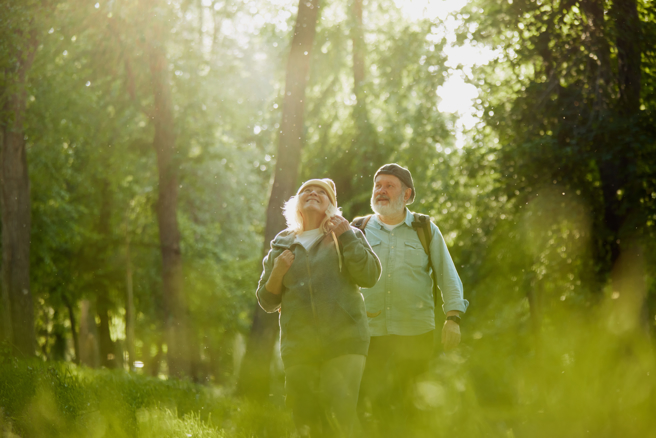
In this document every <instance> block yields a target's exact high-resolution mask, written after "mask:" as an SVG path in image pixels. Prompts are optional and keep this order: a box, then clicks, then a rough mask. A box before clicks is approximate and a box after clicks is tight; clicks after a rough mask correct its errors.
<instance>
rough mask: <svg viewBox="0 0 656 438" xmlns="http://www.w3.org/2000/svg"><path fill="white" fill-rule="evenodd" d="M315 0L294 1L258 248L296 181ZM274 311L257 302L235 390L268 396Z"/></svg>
mask: <svg viewBox="0 0 656 438" xmlns="http://www.w3.org/2000/svg"><path fill="white" fill-rule="evenodd" d="M319 7H320V6H319V0H310V1H305V0H301V1H299V3H298V14H297V16H296V26H295V28H294V36H293V38H292V44H291V50H290V53H289V58H288V60H287V77H286V81H285V96H284V99H283V105H282V123H281V124H280V136H279V143H278V156H277V157H276V168H275V172H274V180H273V186H272V188H271V194H270V197H269V205H268V208H267V221H266V227H265V232H264V242H265V243H264V253H265V254H266V252H267V251H268V250H269V242H270V241H271V240H273V238H274V237H275V236H276V234H278V233H279V232H280V231H281V230H283V229H284V228H285V219H284V217H283V216H282V214H281V213H280V208H281V207H282V205H283V204H284V202H285V201H286V200H287V199H289V198H290V197H291V196H292V195H293V194H294V193H295V191H296V190H295V189H296V185H297V183H298V181H297V178H298V169H299V165H300V161H301V149H302V147H303V142H304V132H303V130H304V111H305V88H306V86H307V81H308V74H309V70H310V56H311V52H312V45H313V43H314V36H315V33H316V25H317V13H318V11H319ZM277 323H278V314H267V313H265V312H264V311H263V310H262V309H261V308H260V307H259V306H258V305H257V304H256V305H255V312H254V316H253V325H252V327H251V332H250V335H249V337H248V343H247V346H246V354H245V356H244V359H243V362H242V366H241V371H240V373H239V381H238V386H237V391H238V393H240V394H242V395H246V396H249V397H253V398H256V399H260V400H265V399H268V394H269V377H270V376H269V365H270V363H271V357H272V354H273V345H274V343H275V340H276V336H277V334H278V324H277Z"/></svg>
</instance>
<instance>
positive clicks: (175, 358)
mask: <svg viewBox="0 0 656 438" xmlns="http://www.w3.org/2000/svg"><path fill="white" fill-rule="evenodd" d="M161 36H162V32H161V31H160V29H159V28H156V29H155V32H153V37H152V39H151V41H150V44H149V54H148V56H149V65H150V74H151V83H152V86H153V95H154V100H155V102H154V108H153V123H154V126H155V138H154V139H153V147H154V148H155V152H156V153H157V169H158V173H159V187H158V198H157V223H158V225H159V239H160V250H161V253H162V287H163V292H164V326H165V331H166V344H167V348H168V350H167V363H168V367H169V374H170V375H171V376H177V377H182V376H188V375H189V372H190V363H189V344H188V336H187V333H188V329H187V322H186V306H185V300H184V296H183V277H182V253H181V250H180V231H179V228H178V218H177V208H178V163H177V161H176V159H175V155H176V152H177V151H176V145H175V132H174V128H173V103H172V100H171V85H170V83H169V77H168V63H167V60H166V54H165V52H164V48H163V47H162V46H161V44H160V41H162V38H161Z"/></svg>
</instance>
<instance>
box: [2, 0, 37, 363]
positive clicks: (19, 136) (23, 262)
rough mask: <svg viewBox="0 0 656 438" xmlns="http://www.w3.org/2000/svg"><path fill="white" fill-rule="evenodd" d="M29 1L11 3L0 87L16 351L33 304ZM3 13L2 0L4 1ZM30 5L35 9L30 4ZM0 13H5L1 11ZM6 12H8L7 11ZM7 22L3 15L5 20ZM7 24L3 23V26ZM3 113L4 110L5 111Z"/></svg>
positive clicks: (5, 255) (8, 294)
mask: <svg viewBox="0 0 656 438" xmlns="http://www.w3.org/2000/svg"><path fill="white" fill-rule="evenodd" d="M40 6H41V5H40V4H39V3H38V2H29V3H28V4H26V5H21V6H18V7H16V8H11V9H12V10H11V11H10V14H11V15H13V16H12V17H9V16H7V18H11V21H9V23H10V24H11V25H12V26H9V28H10V29H11V31H13V32H12V35H8V36H9V37H10V38H11V39H10V40H9V41H10V44H9V47H11V48H10V49H9V53H7V54H6V55H8V62H6V64H5V65H4V83H3V88H4V89H3V90H2V98H3V102H2V108H3V113H4V114H3V119H2V138H1V139H0V141H1V142H2V144H1V148H2V150H1V151H0V184H1V190H2V194H1V204H2V205H1V207H2V293H3V308H4V315H3V316H4V318H3V320H4V321H5V323H4V324H3V329H4V330H3V331H4V337H5V339H8V340H10V342H11V343H12V344H13V346H14V348H15V349H16V351H17V352H19V353H20V354H22V355H25V356H32V355H34V352H35V347H36V337H35V330H34V304H33V299H32V293H31V292H30V232H31V213H30V181H29V175H28V168H27V156H26V150H25V140H26V139H25V132H24V120H25V109H26V102H27V92H26V86H27V82H28V81H27V78H28V74H29V71H30V68H31V67H32V63H33V61H34V57H35V55H36V50H37V47H38V44H39V32H38V27H37V23H36V18H35V17H36V15H37V14H36V13H35V12H36V10H37V9H38V8H39V7H40ZM3 9H4V10H3V12H4V13H7V9H9V8H7V6H3ZM32 9H34V10H32ZM3 15H4V14H3ZM8 15H9V14H8ZM5 22H6V21H5ZM5 30H6V29H5ZM4 115H6V116H4Z"/></svg>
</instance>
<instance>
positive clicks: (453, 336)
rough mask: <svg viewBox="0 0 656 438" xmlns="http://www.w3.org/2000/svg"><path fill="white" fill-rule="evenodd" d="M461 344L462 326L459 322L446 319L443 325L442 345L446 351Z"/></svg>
mask: <svg viewBox="0 0 656 438" xmlns="http://www.w3.org/2000/svg"><path fill="white" fill-rule="evenodd" d="M458 344H460V326H459V325H458V323H457V322H455V321H451V320H446V321H444V326H443V327H442V345H443V346H444V349H445V350H446V351H449V350H453V349H454V348H456V347H457V346H458Z"/></svg>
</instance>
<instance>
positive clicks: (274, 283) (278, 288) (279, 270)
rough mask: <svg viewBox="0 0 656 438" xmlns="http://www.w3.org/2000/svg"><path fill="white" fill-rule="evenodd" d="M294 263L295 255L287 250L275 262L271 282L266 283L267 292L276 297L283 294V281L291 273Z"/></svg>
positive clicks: (270, 277)
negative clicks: (290, 269) (288, 272)
mask: <svg viewBox="0 0 656 438" xmlns="http://www.w3.org/2000/svg"><path fill="white" fill-rule="evenodd" d="M293 262H294V253H293V252H291V251H290V250H288V249H286V250H284V251H283V252H282V254H280V255H279V256H278V257H276V259H275V260H274V261H273V269H272V270H271V275H270V276H269V280H268V281H267V282H266V285H265V287H266V290H268V291H269V292H271V293H272V294H274V295H279V294H280V293H282V279H283V277H284V276H285V274H286V273H287V271H289V268H290V267H291V266H292V263H293Z"/></svg>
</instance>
